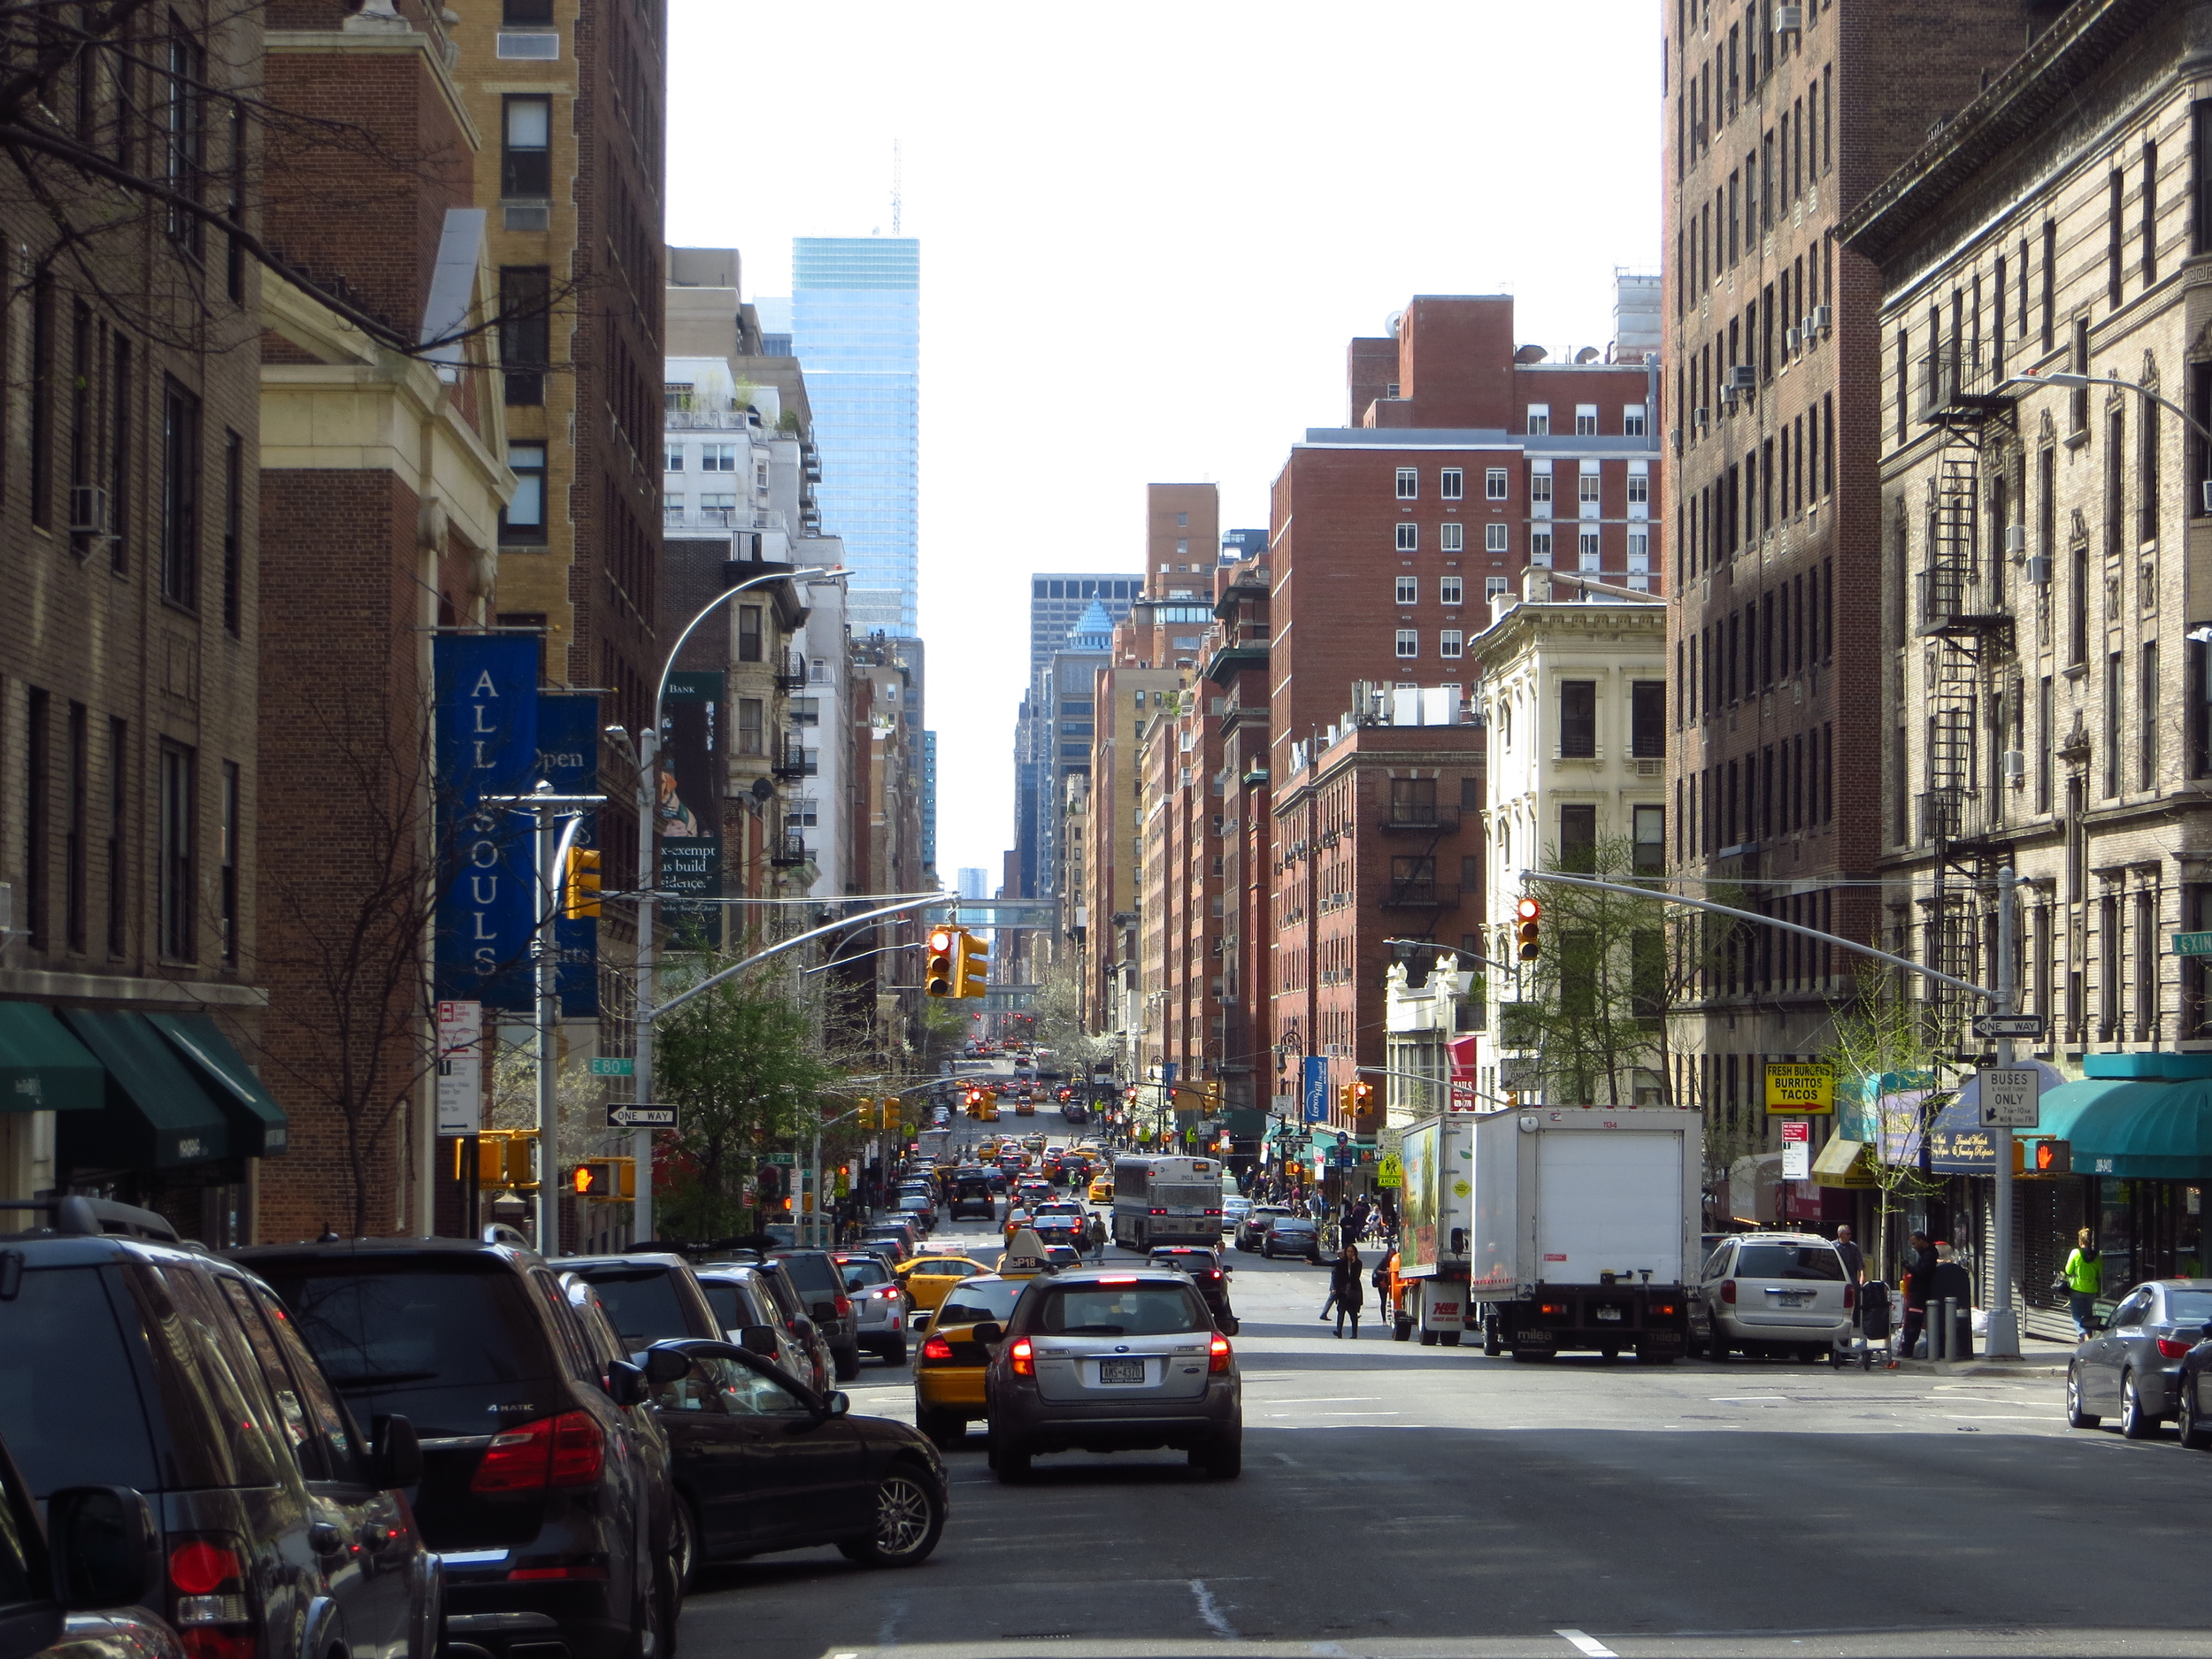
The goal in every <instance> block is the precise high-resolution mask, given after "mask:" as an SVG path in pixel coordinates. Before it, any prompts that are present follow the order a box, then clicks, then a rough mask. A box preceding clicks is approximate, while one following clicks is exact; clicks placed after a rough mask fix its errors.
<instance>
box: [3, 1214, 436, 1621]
mask: <svg viewBox="0 0 2212 1659" xmlns="http://www.w3.org/2000/svg"><path fill="white" fill-rule="evenodd" d="M45 1218H46V1219H48V1220H49V1221H50V1224H51V1225H47V1226H42V1227H40V1228H37V1229H35V1230H33V1231H30V1232H27V1233H15V1234H13V1235H11V1236H10V1237H9V1238H8V1239H7V1240H6V1265H5V1267H4V1268H0V1275H4V1278H5V1279H6V1280H7V1281H8V1283H9V1285H10V1288H9V1290H8V1294H7V1295H6V1299H5V1302H4V1313H0V1330H4V1332H5V1335H6V1339H7V1340H5V1341H4V1342H0V1437H4V1439H5V1440H6V1442H7V1444H8V1445H9V1447H10V1448H12V1451H13V1455H14V1459H15V1463H14V1467H13V1469H12V1471H11V1474H12V1476H13V1477H14V1478H16V1479H18V1480H19V1483H20V1490H21V1491H24V1492H27V1494H29V1496H30V1497H31V1498H32V1499H33V1500H34V1501H35V1502H40V1503H44V1504H46V1505H48V1506H49V1509H50V1512H51V1513H50V1519H51V1521H52V1525H53V1528H54V1531H53V1533H52V1536H54V1537H55V1538H56V1539H57V1540H58V1541H59V1542H60V1545H61V1547H62V1548H63V1551H64V1553H65V1555H71V1556H73V1557H80V1556H83V1555H85V1554H86V1552H88V1551H89V1550H91V1549H92V1548H94V1544H93V1540H96V1538H97V1536H98V1534H99V1532H101V1531H102V1530H103V1529H105V1528H111V1529H113V1530H114V1533H115V1535H116V1536H118V1537H131V1536H134V1537H136V1538H137V1539H138V1540H140V1549H141V1553H140V1555H139V1556H138V1559H139V1560H141V1561H143V1560H145V1559H147V1558H148V1556H151V1557H153V1558H154V1559H156V1560H157V1561H159V1562H161V1563H166V1564H165V1568H164V1569H163V1570H162V1571H161V1573H160V1576H159V1580H158V1581H157V1582H153V1583H143V1582H142V1583H140V1584H139V1585H138V1586H136V1588H137V1591H138V1594H134V1595H133V1596H131V1597H129V1598H127V1599H128V1600H132V1601H141V1600H142V1601H146V1602H148V1603H149V1605H150V1609H151V1611H152V1612H154V1613H157V1614H160V1615H163V1616H165V1618H166V1621H167V1623H168V1624H169V1625H171V1626H173V1628H174V1629H175V1630H176V1631H177V1632H180V1637H181V1640H182V1641H183V1643H184V1645H185V1646H186V1647H187V1648H188V1651H190V1652H193V1653H195V1654H205V1655H226V1654H230V1653H234V1652H243V1651H246V1650H249V1649H250V1650H252V1651H254V1652H257V1653H264V1654H269V1655H279V1654H282V1655H290V1654H292V1653H295V1652H296V1651H298V1649H299V1648H300V1647H301V1645H302V1644H303V1643H305V1642H309V1641H313V1642H319V1643H324V1644H327V1643H328V1642H330V1641H331V1640H336V1641H338V1642H339V1643H340V1644H341V1645H342V1646H349V1647H357V1648H362V1649H366V1650H371V1651H377V1652H388V1653H390V1654H393V1655H406V1656H407V1659H432V1656H433V1655H434V1654H435V1653H436V1651H437V1648H438V1643H439V1638H438V1631H439V1624H440V1620H441V1618H442V1603H443V1598H444V1580H443V1576H442V1573H441V1571H440V1569H439V1563H438V1558H437V1556H436V1555H434V1554H432V1553H431V1551H430V1549H429V1548H427V1547H426V1544H425V1541H424V1538H423V1534H422V1532H421V1531H420V1530H419V1528H418V1525H417V1523H416V1519H415V1517H414V1516H413V1514H412V1513H411V1511H410V1509H409V1506H408V1504H407V1502H406V1500H405V1499H404V1497H403V1495H402V1492H401V1489H402V1488H403V1487H405V1486H411V1485H412V1484H413V1483H414V1482H415V1481H416V1480H417V1479H419V1476H420V1474H421V1469H422V1455H421V1452H420V1449H419V1446H418V1444H417V1440H416V1436H415V1432H414V1429H413V1427H412V1426H411V1424H410V1423H409V1421H408V1420H407V1418H406V1417H405V1416H403V1415H401V1414H399V1413H392V1414H389V1415H380V1416H378V1417H376V1418H374V1419H373V1421H372V1423H371V1428H372V1430H373V1440H372V1439H371V1438H369V1437H366V1436H364V1435H363V1434H362V1432H361V1430H360V1428H359V1426H358V1425H357V1423H356V1421H355V1418H354V1415H353V1413H352V1412H350V1411H349V1410H348V1409H347V1408H346V1406H345V1404H344V1403H343V1402H342V1401H341V1399H340V1398H339V1396H338V1394H336V1393H335V1392H334V1390H333V1388H332V1386H331V1382H332V1379H330V1378H328V1377H326V1375H325V1373H324V1371H323V1368H322V1367H320V1366H319V1365H318V1364H317V1363H316V1362H315V1359H314V1357H313V1356H311V1355H310V1353H309V1352H308V1350H307V1349H306V1348H305V1347H304V1346H303V1345H302V1343H301V1341H300V1338H299V1333H298V1331H297V1329H296V1326H295V1325H294V1322H293V1320H292V1319H291V1318H290V1317H289V1316H288V1314H287V1313H286V1311H285V1309H284V1307H283V1305H282V1304H281V1302H280V1301H279V1300H278V1297H277V1294H276V1293H275V1292H274V1291H273V1290H272V1289H271V1288H270V1286H269V1285H268V1284H267V1283H266V1282H265V1281H264V1280H263V1279H259V1278H257V1277H256V1276H255V1275H253V1274H252V1273H250V1272H249V1271H245V1270H244V1269H242V1268H241V1267H239V1266H238V1265H237V1264H236V1263H232V1262H227V1261H225V1260H224V1259H222V1258H221V1257H220V1256H213V1255H211V1254H209V1253H208V1252H207V1251H205V1250H204V1249H202V1248H199V1247H198V1246H197V1245H187V1244H183V1243H181V1242H180V1240H178V1238H177V1234H176V1230H175V1229H174V1228H173V1227H172V1226H171V1225H169V1223H168V1222H167V1221H165V1220H164V1219H163V1218H162V1217H159V1216H157V1215H155V1214H154V1213H153V1212H151V1211H150V1210H139V1209H135V1208H133V1207H132V1206H129V1205H126V1204H117V1203H110V1202H101V1201H96V1200H91V1199H84V1198H64V1199H60V1200H58V1201H56V1202H54V1204H53V1205H52V1207H51V1209H50V1210H48V1211H47V1212H46V1216H45ZM342 1540H364V1544H365V1547H364V1550H363V1553H362V1554H361V1555H353V1554H350V1553H347V1552H345V1551H343V1550H342V1549H341V1548H334V1546H336V1545H340V1544H341V1543H342ZM18 1541H20V1539H19V1540H18ZM122 1559H123V1557H122V1556H121V1555H120V1554H119V1555H117V1556H116V1557H114V1558H113V1559H111V1561H109V1562H108V1563H104V1564H103V1563H99V1562H97V1561H91V1560H88V1562H87V1568H88V1571H90V1572H91V1573H93V1574H94V1575H95V1576H97V1575H99V1574H101V1573H103V1572H110V1571H116V1570H118V1569H119V1563H120V1561H121V1560H122ZM117 1582H120V1581H119V1580H117ZM250 1588H251V1589H252V1590H253V1591H254V1594H249V1590H250ZM72 1600H74V1598H72ZM94 1605H97V1603H96V1601H95V1602H88V1603H87V1609H88V1608H89V1607H91V1606H94ZM39 1617H40V1620H42V1619H43V1615H41V1616H39ZM35 1622H36V1621H35ZM43 1629H44V1626H43V1624H42V1630H43ZM133 1635H134V1632H133V1630H132V1628H131V1623H130V1620H128V1619H127V1618H124V1619H120V1620H119V1622H118V1624H117V1625H116V1629H115V1631H114V1632H111V1639H112V1640H117V1641H123V1640H128V1639H130V1638H131V1637H132V1636H133ZM150 1639H151V1640H159V1639H158V1637H157V1636H152V1635H150ZM41 1645H42V1646H43V1645H45V1643H44V1642H43V1641H42V1643H41ZM314 1651H318V1652H319V1651H326V1647H319V1648H316V1649H315V1650H314Z"/></svg>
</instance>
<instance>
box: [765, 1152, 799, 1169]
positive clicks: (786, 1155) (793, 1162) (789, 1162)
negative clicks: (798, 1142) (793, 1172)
mask: <svg viewBox="0 0 2212 1659" xmlns="http://www.w3.org/2000/svg"><path fill="white" fill-rule="evenodd" d="M761 1162H762V1163H763V1164H774V1165H775V1166H776V1167H777V1168H778V1169H783V1170H788V1169H795V1168H796V1167H797V1165H798V1162H799V1155H798V1154H797V1153H795V1152H771V1153H769V1154H767V1155H766V1156H764V1157H763V1158H762V1159H761Z"/></svg>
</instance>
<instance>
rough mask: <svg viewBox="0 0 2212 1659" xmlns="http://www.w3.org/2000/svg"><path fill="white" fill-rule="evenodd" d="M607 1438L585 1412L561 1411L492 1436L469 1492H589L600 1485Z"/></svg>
mask: <svg viewBox="0 0 2212 1659" xmlns="http://www.w3.org/2000/svg"><path fill="white" fill-rule="evenodd" d="M606 1455H607V1443H606V1436H605V1435H604V1434H603V1433H602V1432H600V1428H599V1424H598V1420H597V1419H596V1418H595V1417H593V1416H592V1415H591V1413H590V1412H588V1411H564V1412H562V1413H561V1415H560V1416H558V1417H540V1418H539V1419H538V1420H537V1421H536V1422H534V1423H523V1424H518V1425H516V1426H515V1427H513V1428H511V1429H502V1430H501V1431H500V1432H498V1433H496V1434H495V1435H493V1436H492V1443H491V1444H490V1445H489V1446H488V1447H486V1448H484V1455H483V1457H482V1458H481V1459H480V1460H479V1461H478V1463H477V1465H476V1473H475V1474H474V1475H473V1476H472V1477H471V1478H470V1480H469V1490H470V1491H471V1492H474V1493H478V1494H487V1495H496V1494H501V1493H509V1492H542V1491H544V1490H545V1489H546V1488H548V1487H549V1486H590V1485H591V1484H592V1483H593V1482H595V1481H596V1480H597V1479H599V1471H600V1468H601V1465H602V1464H603V1462H604V1460H605V1458H606Z"/></svg>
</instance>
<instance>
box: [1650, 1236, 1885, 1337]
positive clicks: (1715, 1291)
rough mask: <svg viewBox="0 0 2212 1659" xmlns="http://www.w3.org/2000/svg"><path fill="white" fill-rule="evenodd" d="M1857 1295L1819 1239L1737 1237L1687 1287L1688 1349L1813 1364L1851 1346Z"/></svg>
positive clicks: (1832, 1252) (1828, 1245)
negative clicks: (1792, 1356) (1790, 1356)
mask: <svg viewBox="0 0 2212 1659" xmlns="http://www.w3.org/2000/svg"><path fill="white" fill-rule="evenodd" d="M1855 1291H1856V1287H1855V1286H1854V1285H1853V1284H1852V1283H1851V1281H1850V1276H1849V1275H1848V1274H1847V1273H1846V1272H1845V1271H1844V1268H1843V1257H1842V1256H1839V1255H1838V1254H1837V1253H1836V1247H1835V1246H1834V1245H1832V1244H1831V1243H1830V1242H1829V1241H1828V1240H1825V1239H1824V1238H1822V1237H1820V1236H1819V1235H1818V1234H1817V1233H1736V1234H1733V1235H1732V1236H1731V1237H1730V1238H1728V1239H1727V1240H1724V1242H1723V1243H1722V1244H1721V1245H1720V1247H1719V1248H1717V1249H1716V1250H1714V1252H1713V1253H1712V1254H1711V1255H1710V1256H1707V1257H1706V1258H1705V1265H1704V1267H1703V1269H1702V1270H1701V1271H1700V1272H1699V1274H1698V1277H1697V1282H1696V1283H1695V1284H1694V1285H1693V1286H1690V1341H1691V1343H1692V1344H1693V1347H1696V1346H1702V1347H1703V1348H1704V1350H1705V1352H1706V1355H1707V1356H1708V1357H1709V1358H1712V1359H1716V1360H1724V1359H1726V1358H1727V1357H1728V1356H1729V1355H1730V1354H1731V1353H1732V1352H1735V1351H1737V1350H1739V1349H1740V1350H1741V1351H1742V1352H1744V1353H1745V1354H1749V1355H1758V1354H1791V1353H1793V1354H1795V1355H1796V1356H1797V1357H1798V1358H1799V1359H1801V1360H1805V1361H1810V1360H1813V1359H1816V1358H1818V1357H1819V1356H1821V1355H1822V1354H1824V1353H1830V1352H1832V1351H1833V1350H1834V1348H1835V1347H1836V1345H1837V1344H1838V1343H1839V1342H1844V1341H1847V1340H1849V1339H1850V1335H1851V1304H1852V1301H1853V1298H1854V1296H1855Z"/></svg>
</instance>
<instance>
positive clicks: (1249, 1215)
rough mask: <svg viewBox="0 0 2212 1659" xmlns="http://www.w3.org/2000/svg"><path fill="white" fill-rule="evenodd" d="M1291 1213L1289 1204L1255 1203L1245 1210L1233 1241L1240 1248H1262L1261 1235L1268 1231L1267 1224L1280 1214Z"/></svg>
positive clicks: (1249, 1249)
mask: <svg viewBox="0 0 2212 1659" xmlns="http://www.w3.org/2000/svg"><path fill="white" fill-rule="evenodd" d="M1289 1213H1290V1206H1289V1205H1288V1204H1255V1205H1253V1206H1252V1208H1251V1209H1250V1210H1247V1211H1246V1212H1245V1216H1244V1219H1243V1220H1241V1221H1240V1222H1238V1223H1237V1230H1236V1235H1235V1238H1234V1240H1233V1242H1234V1244H1235V1245H1236V1247H1237V1248H1238V1249H1240V1250H1245V1251H1251V1250H1256V1249H1258V1248H1260V1235H1261V1234H1262V1233H1265V1232H1266V1231H1267V1224H1268V1223H1269V1222H1271V1221H1272V1220H1274V1219H1275V1217H1278V1216H1286V1215H1288V1214H1289Z"/></svg>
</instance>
